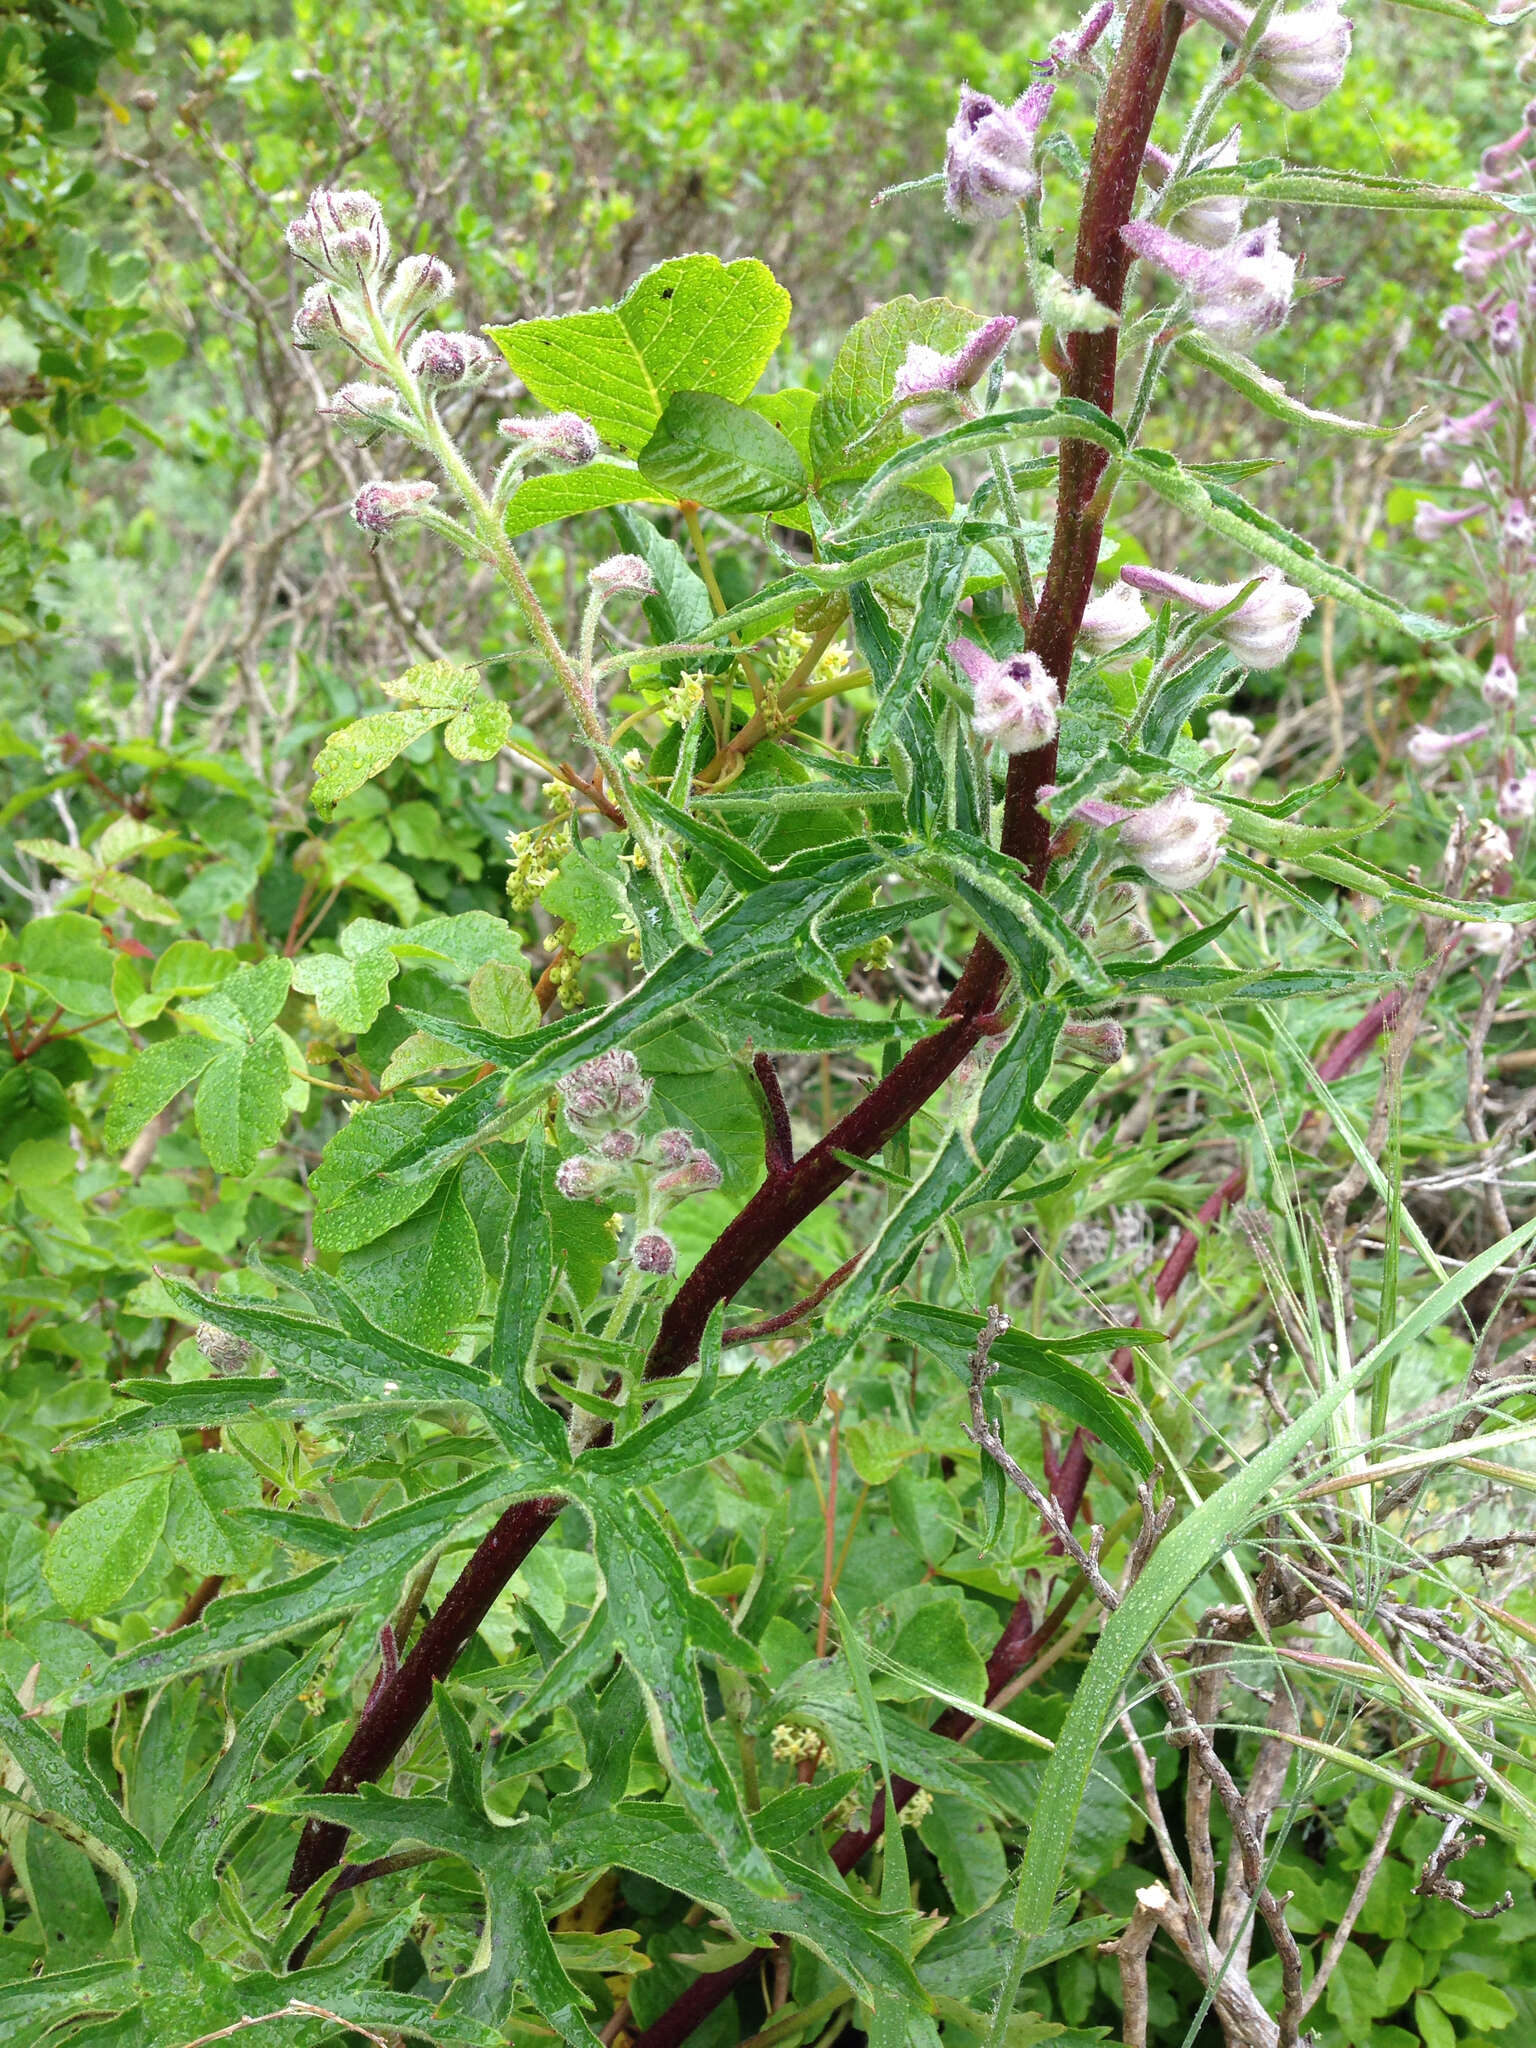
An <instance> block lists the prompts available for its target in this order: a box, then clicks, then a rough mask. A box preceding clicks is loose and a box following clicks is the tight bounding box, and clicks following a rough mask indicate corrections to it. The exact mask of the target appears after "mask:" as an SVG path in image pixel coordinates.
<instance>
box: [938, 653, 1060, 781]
mask: <svg viewBox="0 0 1536 2048" xmlns="http://www.w3.org/2000/svg"><path fill="white" fill-rule="evenodd" d="M949 656H950V659H951V661H953V662H954V664H955V666H956V667H957V668H958V669H959V670H960V671H961V672H962V674H964V675H965V676H966V678H967V679H968V680H969V682H970V685H971V701H972V704H973V706H974V709H973V710H972V712H971V724H972V726H973V727H974V728H975V731H976V734H977V737H978V738H979V739H984V740H996V742H997V744H998V746H999V747H1000V748H1001V750H1002V751H1003V752H1004V753H1005V754H1032V753H1034V752H1035V750H1036V749H1037V748H1038V747H1044V746H1048V745H1049V744H1050V742H1051V741H1052V740H1053V739H1055V737H1056V729H1057V726H1058V725H1059V723H1060V720H1061V692H1060V691H1059V690H1058V689H1057V687H1056V684H1055V682H1054V680H1053V679H1052V676H1051V673H1050V671H1049V669H1047V667H1046V665H1045V663H1044V662H1043V661H1042V660H1041V659H1040V657H1039V655H1038V654H1013V655H1010V656H1009V657H1008V659H1007V660H1006V661H998V660H996V659H994V657H993V656H992V655H990V654H988V652H987V650H986V649H985V648H984V647H978V646H977V644H976V642H975V641H974V640H953V641H951V642H950V647H949Z"/></svg>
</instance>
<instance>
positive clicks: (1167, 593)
mask: <svg viewBox="0 0 1536 2048" xmlns="http://www.w3.org/2000/svg"><path fill="white" fill-rule="evenodd" d="M1120 580H1121V582H1122V583H1128V584H1130V586H1131V588H1132V589H1133V590H1145V591H1148V592H1150V593H1151V594H1152V595H1153V596H1155V597H1171V598H1173V599H1175V600H1176V602H1178V603H1179V604H1183V605H1188V606H1189V607H1190V608H1191V610H1193V611H1197V612H1218V611H1220V610H1221V608H1222V606H1223V605H1228V604H1231V602H1232V601H1233V599H1234V598H1235V597H1236V596H1237V594H1238V592H1239V591H1240V590H1242V588H1243V584H1242V583H1197V582H1195V580H1194V579H1193V578H1192V577H1189V576H1178V575H1175V574H1174V572H1173V571H1172V570H1169V569H1153V568H1144V567H1142V566H1141V565H1140V564H1139V563H1132V564H1130V565H1128V566H1127V567H1126V568H1124V569H1122V570H1121V571H1120ZM1311 611H1312V600H1311V598H1310V597H1308V595H1307V593H1306V592H1305V591H1304V590H1302V589H1300V588H1299V587H1298V586H1297V585H1296V584H1294V583H1287V582H1286V581H1285V579H1284V577H1283V576H1282V575H1281V574H1280V571H1279V570H1278V569H1275V568H1266V569H1264V570H1263V571H1262V572H1261V573H1260V577H1259V586H1258V588H1257V590H1255V591H1253V592H1252V593H1251V594H1250V595H1249V596H1248V597H1246V598H1244V600H1243V602H1242V603H1241V604H1240V605H1239V606H1238V607H1237V609H1236V611H1233V612H1229V613H1228V614H1227V616H1226V617H1225V618H1224V619H1217V620H1216V621H1215V622H1214V624H1213V625H1212V626H1211V629H1210V630H1211V634H1212V637H1213V638H1214V639H1217V640H1219V641H1221V643H1222V645H1223V646H1225V647H1228V648H1230V649H1231V651H1232V653H1233V654H1235V655H1236V656H1237V658H1238V660H1239V661H1240V662H1242V664H1243V666H1244V667H1245V668H1258V669H1269V668H1279V667H1280V665H1281V663H1282V662H1285V661H1288V660H1289V659H1290V657H1291V656H1292V655H1293V654H1294V653H1295V651H1296V642H1297V641H1298V640H1299V639H1300V637H1301V628H1302V625H1303V623H1304V622H1305V620H1306V619H1307V618H1308V617H1309V616H1310V614H1311Z"/></svg>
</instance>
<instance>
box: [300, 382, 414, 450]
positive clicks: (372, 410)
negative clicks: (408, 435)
mask: <svg viewBox="0 0 1536 2048" xmlns="http://www.w3.org/2000/svg"><path fill="white" fill-rule="evenodd" d="M315 410H316V411H317V412H318V413H319V415H320V417H321V419H323V420H329V421H330V423H331V425H332V426H333V427H335V428H337V429H338V430H339V431H340V432H341V433H343V434H345V435H346V436H347V438H348V440H350V441H371V440H372V439H373V438H374V436H375V435H376V434H380V433H383V432H386V431H394V432H397V433H398V432H399V431H401V429H403V428H407V427H409V425H410V424H411V423H410V421H409V420H408V419H407V417H406V415H405V414H404V412H402V411H401V408H400V395H399V393H398V392H397V391H395V390H394V389H393V387H392V386H390V385H388V384H343V385H342V387H341V389H340V390H339V391H338V392H337V393H336V395H335V397H334V398H332V399H331V401H330V403H329V404H328V405H321V406H317V407H316V408H315Z"/></svg>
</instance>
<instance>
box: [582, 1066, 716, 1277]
mask: <svg viewBox="0 0 1536 2048" xmlns="http://www.w3.org/2000/svg"><path fill="white" fill-rule="evenodd" d="M560 1093H561V1096H562V1097H563V1099H564V1107H565V1120H566V1123H567V1124H568V1125H569V1126H570V1129H571V1130H572V1132H573V1133H574V1134H575V1135H576V1136H577V1137H578V1138H580V1139H582V1140H583V1141H584V1142H585V1144H586V1146H587V1148H588V1149H587V1150H586V1151H585V1152H578V1153H575V1154H573V1155H572V1156H571V1157H570V1158H568V1159H562V1160H561V1162H560V1164H559V1166H558V1167H557V1168H556V1170H555V1186H556V1187H557V1188H558V1189H559V1191H560V1193H561V1194H562V1195H564V1196H565V1198H566V1200H567V1201H572V1202H604V1203H608V1204H611V1203H612V1202H613V1200H614V1198H615V1196H617V1195H628V1196H629V1197H630V1199H631V1200H632V1202H633V1205H634V1209H635V1217H636V1231H635V1238H634V1242H633V1244H632V1245H631V1246H630V1257H631V1258H632V1259H633V1261H634V1264H635V1267H636V1269H637V1270H638V1271H639V1272H641V1273H645V1274H648V1275H650V1276H652V1277H655V1278H665V1276H666V1275H667V1274H669V1273H671V1272H673V1271H674V1270H675V1269H676V1266H677V1248H676V1246H675V1245H674V1244H673V1242H672V1240H671V1239H670V1238H669V1237H668V1236H667V1234H666V1232H665V1231H663V1230H661V1229H659V1228H657V1219H658V1218H659V1217H660V1216H664V1215H665V1213H666V1211H667V1210H668V1209H669V1208H671V1207H672V1206H673V1205H674V1204H675V1203H677V1202H681V1201H684V1200H686V1198H687V1197H688V1196H689V1195H694V1194H703V1193H707V1192H708V1191H709V1190H710V1189H712V1188H717V1187H719V1185H720V1182H721V1178H722V1176H721V1172H720V1168H719V1167H718V1166H717V1165H716V1163H715V1161H714V1160H713V1159H712V1158H711V1157H710V1155H709V1153H708V1152H706V1151H705V1150H704V1149H703V1147H702V1146H699V1145H696V1144H695V1143H694V1142H693V1139H692V1138H691V1137H690V1136H689V1134H688V1133H687V1131H683V1130H677V1129H668V1130H664V1131H658V1132H657V1133H656V1135H655V1136H654V1137H652V1138H650V1139H645V1138H642V1137H641V1135H640V1132H639V1129H638V1125H639V1124H640V1123H641V1121H642V1119H643V1118H644V1116H645V1113H646V1111H647V1110H648V1109H649V1107H650V1101H651V1084H650V1082H649V1081H648V1080H647V1079H646V1078H645V1076H644V1074H642V1073H641V1071H640V1063H639V1061H638V1060H637V1059H636V1058H635V1056H634V1054H633V1053H631V1052H623V1051H615V1052H605V1053H600V1054H599V1055H598V1057H597V1058H596V1059H595V1060H588V1061H587V1062H586V1064H585V1065H584V1066H580V1067H578V1068H577V1069H576V1070H575V1072H574V1073H571V1074H567V1075H566V1076H565V1077H564V1079H563V1080H562V1081H561V1082H560Z"/></svg>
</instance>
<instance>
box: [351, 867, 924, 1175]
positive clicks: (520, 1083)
mask: <svg viewBox="0 0 1536 2048" xmlns="http://www.w3.org/2000/svg"><path fill="white" fill-rule="evenodd" d="M886 858H887V857H886V856H884V855H882V853H881V852H880V851H879V850H878V849H877V848H875V847H868V848H862V849H861V850H860V851H859V852H857V853H854V854H850V855H848V856H847V857H846V858H844V859H841V860H838V861H835V862H833V863H832V864H831V865H829V866H828V867H826V868H824V869H823V870H822V871H821V872H820V873H819V874H818V875H816V876H815V877H814V878H813V879H810V880H803V879H801V878H800V877H799V876H798V875H795V876H789V877H786V878H785V879H783V880H780V881H775V882H772V883H769V884H767V885H765V886H764V887H763V888H761V889H758V890H756V891H754V893H753V894H752V895H751V896H748V897H746V898H745V899H744V900H743V901H742V902H740V903H738V904H736V905H735V906H734V907H733V908H732V909H730V910H728V911H727V912H726V913H725V914H724V916H723V917H720V918H717V919H716V921H715V922H714V923H713V924H712V925H710V926H709V927H708V928H707V929H706V931H705V934H704V936H705V940H706V942H707V945H708V949H709V950H708V951H707V952H702V953H701V952H698V951H696V950H694V949H693V948H691V947H682V948H679V950H678V951H677V952H675V953H672V954H670V955H669V956H668V958H667V959H665V960H664V961H663V962H662V963H661V965H660V966H659V967H658V968H657V969H656V971H655V973H654V974H652V975H649V976H648V977H647V978H646V980H644V981H643V982H642V983H641V984H640V986H639V987H638V988H637V989H635V990H633V991H632V992H631V993H630V994H629V995H627V996H624V997H622V998H621V999H620V1000H619V1001H618V1002H617V1003H614V1004H612V1005H611V1006H610V1007H609V1008H608V1009H606V1010H602V1011H599V1012H598V1013H597V1014H596V1015H595V1016H593V1017H583V1018H580V1019H578V1020H577V1021H576V1022H575V1023H573V1025H572V1026H571V1028H570V1029H569V1030H568V1031H565V1032H563V1033H562V1034H561V1035H560V1036H559V1037H558V1038H554V1037H553V1034H552V1033H550V1032H548V1031H537V1032H530V1033H528V1034H527V1036H526V1037H523V1038H512V1039H507V1038H497V1037H495V1036H494V1035H493V1034H492V1033H490V1032H488V1031H475V1030H472V1029H470V1028H469V1027H468V1026H465V1025H460V1024H456V1023H452V1022H450V1021H447V1020H445V1019H443V1018H440V1017H432V1018H425V1019H422V1020H421V1021H422V1022H423V1023H424V1025H425V1026H427V1027H430V1028H431V1029H432V1030H435V1031H438V1032H440V1033H441V1035H442V1036H443V1037H444V1038H446V1039H447V1040H448V1041H449V1043H450V1044H453V1045H458V1046H461V1047H462V1048H463V1049H464V1050H465V1051H466V1052H470V1053H472V1054H474V1056H475V1057H476V1058H477V1059H489V1060H494V1061H495V1062H496V1064H497V1065H498V1066H500V1067H503V1068H506V1069H508V1070H510V1078H509V1079H508V1081H507V1082H506V1084H505V1090H506V1095H507V1097H508V1099H509V1100H521V1099H523V1098H524V1097H526V1096H529V1095H534V1094H538V1093H540V1092H541V1091H542V1090H544V1089H546V1088H548V1087H550V1086H552V1085H553V1083H554V1082H555V1081H557V1080H558V1079H559V1077H560V1076H561V1074H563V1073H568V1072H569V1071H570V1069H571V1068H572V1067H574V1066H577V1065H579V1064H580V1063H581V1062H582V1061H583V1060H589V1059H592V1058H594V1057H595V1056H596V1055H597V1054H598V1053H600V1052H606V1051H607V1050H608V1049H609V1047H610V1046H614V1045H619V1044H621V1043H623V1042H624V1041H625V1040H626V1039H627V1038H628V1037H629V1036H630V1035H631V1034H632V1033H634V1032H636V1031H638V1030H639V1029H640V1028H641V1027H642V1026H643V1025H647V1024H654V1023H657V1022H659V1021H660V1020H661V1019H662V1018H664V1017H670V1016H673V1015H675V1014H676V1013H678V1012H679V1011H681V1010H683V1009H685V1008H687V1007H689V1006H690V1005H691V1004H693V1003H694V1002H695V1001H696V1000H697V999H698V997H700V996H702V995H708V994H709V993H710V992H711V991H712V990H714V989H717V988H723V987H725V986H727V985H728V984H729V983H731V982H732V981H733V980H734V979H735V978H736V977H737V976H739V975H743V974H746V973H749V972H751V973H755V974H758V975H762V976H769V975H771V974H772V970H773V968H774V967H775V966H776V965H778V964H780V963H783V964H784V965H785V966H788V965H789V963H791V962H793V961H794V960H795V957H796V945H797V942H798V940H799V938H800V936H801V932H802V930H803V928H804V926H805V924H806V922H807V920H808V919H810V918H814V917H816V916H817V915H819V914H820V913H821V912H822V911H824V910H829V909H830V908H831V907H832V905H833V904H835V903H836V902H837V900H838V898H839V897H841V896H843V895H846V893H847V892H848V890H849V889H851V888H853V887H854V886H855V885H856V884H857V883H859V882H862V881H865V880H867V879H868V878H869V876H870V875H872V874H874V873H875V872H876V871H877V870H878V869H879V868H880V867H881V866H883V865H884V862H885V859H886ZM406 1014H407V1015H408V1016H410V1017H411V1018H412V1021H413V1022H414V1021H417V1019H416V1017H415V1013H413V1012H410V1011H407V1012H406ZM480 1085H481V1086H482V1087H483V1086H485V1085H486V1084H485V1083H481V1084H480ZM384 1170H385V1171H393V1170H394V1166H393V1162H391V1163H390V1165H389V1166H387V1167H386V1168H385V1169H384Z"/></svg>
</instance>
